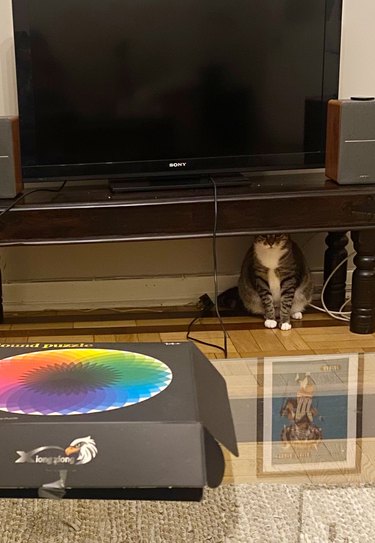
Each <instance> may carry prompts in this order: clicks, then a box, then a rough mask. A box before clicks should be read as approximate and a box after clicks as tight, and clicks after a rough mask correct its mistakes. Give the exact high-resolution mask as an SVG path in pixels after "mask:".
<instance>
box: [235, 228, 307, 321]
mask: <svg viewBox="0 0 375 543" xmlns="http://www.w3.org/2000/svg"><path fill="white" fill-rule="evenodd" d="M238 293H239V297H240V299H241V300H242V303H243V305H244V306H245V308H246V309H247V311H249V312H250V313H253V314H256V315H259V314H260V315H263V316H264V326H265V327H266V328H276V327H277V324H278V323H279V327H280V328H281V330H290V328H291V327H292V325H291V323H290V318H291V317H292V318H293V319H302V311H303V310H304V309H305V308H306V306H307V305H308V304H309V303H310V301H311V299H312V293H313V282H312V278H311V273H310V270H309V268H308V266H307V263H306V261H305V258H304V256H303V254H302V251H301V250H300V248H299V247H298V245H297V244H296V243H295V242H294V241H292V240H291V239H290V237H289V235H288V234H265V235H259V236H256V237H255V238H254V242H253V244H252V245H251V247H250V249H249V250H248V252H247V254H246V256H245V259H244V261H243V264H242V269H241V274H240V278H239V282H238Z"/></svg>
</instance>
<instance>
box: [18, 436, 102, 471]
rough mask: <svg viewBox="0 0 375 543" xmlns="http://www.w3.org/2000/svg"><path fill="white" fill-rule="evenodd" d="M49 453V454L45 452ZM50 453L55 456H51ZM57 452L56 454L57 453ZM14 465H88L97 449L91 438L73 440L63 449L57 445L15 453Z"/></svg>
mask: <svg viewBox="0 0 375 543" xmlns="http://www.w3.org/2000/svg"><path fill="white" fill-rule="evenodd" d="M47 451H49V454H46V452H47ZM51 451H54V452H55V454H54V455H52V454H51ZM57 451H58V452H57ZM17 454H18V456H19V458H17V460H16V461H15V463H16V464H26V463H27V464H47V465H49V466H50V465H55V466H56V465H68V466H69V465H73V464H75V465H80V464H88V463H89V462H91V461H92V460H93V459H94V458H95V457H96V455H97V454H98V448H97V446H96V443H95V441H94V440H93V439H92V437H91V436H87V437H79V438H77V439H74V441H72V442H71V443H70V445H69V446H68V447H66V448H65V449H64V448H63V447H59V446H58V445H46V446H43V447H38V448H36V449H33V450H31V451H28V452H25V451H17Z"/></svg>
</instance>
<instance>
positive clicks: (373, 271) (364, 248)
mask: <svg viewBox="0 0 375 543" xmlns="http://www.w3.org/2000/svg"><path fill="white" fill-rule="evenodd" d="M352 240H353V245H354V249H355V251H356V253H357V254H356V256H355V257H354V265H355V266H356V268H355V270H354V273H353V283H352V315H351V319H350V330H351V331H352V332H355V333H356V334H371V333H372V332H374V330H375V232H374V230H358V231H355V232H352Z"/></svg>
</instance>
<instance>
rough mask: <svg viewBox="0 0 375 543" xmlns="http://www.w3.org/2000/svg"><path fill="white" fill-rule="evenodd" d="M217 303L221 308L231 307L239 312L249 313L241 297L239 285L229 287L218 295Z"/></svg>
mask: <svg viewBox="0 0 375 543" xmlns="http://www.w3.org/2000/svg"><path fill="white" fill-rule="evenodd" d="M217 305H218V308H219V310H220V309H229V310H230V311H235V312H239V313H247V311H246V309H245V306H244V305H243V303H242V300H241V298H240V295H239V292H238V287H232V288H228V289H227V290H224V292H222V293H221V294H219V296H218V297H217Z"/></svg>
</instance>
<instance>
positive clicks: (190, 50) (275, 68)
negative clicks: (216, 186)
mask: <svg viewBox="0 0 375 543" xmlns="http://www.w3.org/2000/svg"><path fill="white" fill-rule="evenodd" d="M13 18H14V30H15V47H16V65H17V86H18V102H19V115H20V129H21V147H22V167H23V175H24V179H25V180H35V179H49V180H50V179H66V178H90V177H100V178H103V177H105V178H114V177H115V178H116V177H120V178H121V177H123V178H133V177H137V176H143V177H144V176H149V177H152V176H162V175H170V174H171V173H173V174H174V175H176V174H184V175H187V174H189V175H192V174H198V173H199V174H202V173H208V174H213V173H220V172H232V171H233V172H234V171H241V170H257V169H291V168H301V167H319V166H322V165H323V161H324V145H325V122H326V103H327V100H328V99H329V98H333V97H336V96H337V88H338V66H339V50H340V21H341V0H13ZM176 182H177V183H178V180H177V181H176Z"/></svg>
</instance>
